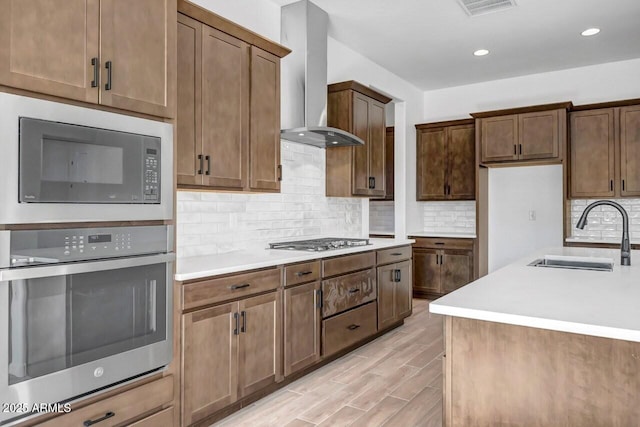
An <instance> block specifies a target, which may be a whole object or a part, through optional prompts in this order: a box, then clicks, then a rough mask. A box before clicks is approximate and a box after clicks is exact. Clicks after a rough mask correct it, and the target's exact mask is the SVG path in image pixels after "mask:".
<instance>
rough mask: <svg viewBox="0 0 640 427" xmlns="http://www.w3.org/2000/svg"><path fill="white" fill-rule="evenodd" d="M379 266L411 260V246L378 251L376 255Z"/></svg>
mask: <svg viewBox="0 0 640 427" xmlns="http://www.w3.org/2000/svg"><path fill="white" fill-rule="evenodd" d="M376 257H377V259H378V265H383V264H391V263H393V262H398V261H404V260H405V259H410V258H411V246H402V247H400V248H390V249H384V250H381V251H378V252H377V253H376Z"/></svg>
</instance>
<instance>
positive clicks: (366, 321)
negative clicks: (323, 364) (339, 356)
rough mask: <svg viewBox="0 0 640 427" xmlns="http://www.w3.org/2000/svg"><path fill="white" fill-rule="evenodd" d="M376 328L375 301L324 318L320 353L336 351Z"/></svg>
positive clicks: (362, 337)
mask: <svg viewBox="0 0 640 427" xmlns="http://www.w3.org/2000/svg"><path fill="white" fill-rule="evenodd" d="M377 330H378V328H377V325H376V303H375V302H370V303H368V304H365V305H363V306H361V307H358V308H354V309H353V310H348V311H345V312H344V313H342V314H339V315H337V316H334V317H331V318H329V319H326V320H324V321H323V322H322V355H323V356H330V355H332V354H334V353H337V352H338V351H340V350H342V349H345V348H347V347H349V346H350V345H353V344H355V343H357V342H358V341H362V340H363V339H365V338H367V337H369V336H371V335H373V334H375V333H376V331H377Z"/></svg>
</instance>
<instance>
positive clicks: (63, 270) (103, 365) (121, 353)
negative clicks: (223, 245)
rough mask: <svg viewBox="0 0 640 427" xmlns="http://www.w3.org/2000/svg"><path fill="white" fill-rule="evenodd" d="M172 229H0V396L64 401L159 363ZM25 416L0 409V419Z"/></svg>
mask: <svg viewBox="0 0 640 427" xmlns="http://www.w3.org/2000/svg"><path fill="white" fill-rule="evenodd" d="M172 236H173V230H172V226H136V227H103V228H76V229H55V230H17V231H1V232H0V267H2V268H0V309H1V310H2V312H3V313H4V315H3V316H0V342H1V343H2V348H3V349H4V350H3V351H1V352H0V402H3V403H6V404H8V407H9V408H22V409H25V408H29V407H30V406H32V405H33V404H35V403H49V404H52V403H58V402H63V401H68V400H72V399H74V398H77V397H79V396H83V395H85V394H87V393H90V392H93V391H96V390H99V389H101V388H104V387H108V386H111V385H114V384H116V383H119V382H121V381H126V380H128V379H132V378H134V377H137V376H140V375H144V374H146V373H149V372H152V371H154V370H157V369H160V368H162V367H164V366H166V365H167V364H168V363H169V362H170V361H171V358H172V306H173V304H172V295H173V294H172V283H173V280H172V275H173V262H174V259H175V255H174V254H173V253H171V250H172V248H173V241H172V240H173V238H172ZM11 404H15V405H14V406H11ZM25 415H26V414H23V413H17V412H14V413H10V412H9V413H7V412H0V424H1V423H6V422H9V420H11V419H12V418H14V417H17V416H25Z"/></svg>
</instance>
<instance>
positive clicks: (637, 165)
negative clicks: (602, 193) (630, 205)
mask: <svg viewBox="0 0 640 427" xmlns="http://www.w3.org/2000/svg"><path fill="white" fill-rule="evenodd" d="M620 178H621V181H622V182H621V188H620V190H621V191H620V195H621V196H623V197H638V196H640V106H639V105H634V106H632V107H622V108H620Z"/></svg>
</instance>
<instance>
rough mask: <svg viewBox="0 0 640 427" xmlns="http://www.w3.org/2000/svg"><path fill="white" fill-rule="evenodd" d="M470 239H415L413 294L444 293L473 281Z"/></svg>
mask: <svg viewBox="0 0 640 427" xmlns="http://www.w3.org/2000/svg"><path fill="white" fill-rule="evenodd" d="M473 246H474V241H473V239H437V238H416V243H415V244H414V245H413V294H414V295H415V296H419V297H433V296H439V295H444V294H446V293H449V292H451V291H454V290H456V289H458V288H460V287H461V286H464V285H466V284H467V283H469V282H471V281H473V280H474V272H473V271H474V270H473V259H474V254H473Z"/></svg>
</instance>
